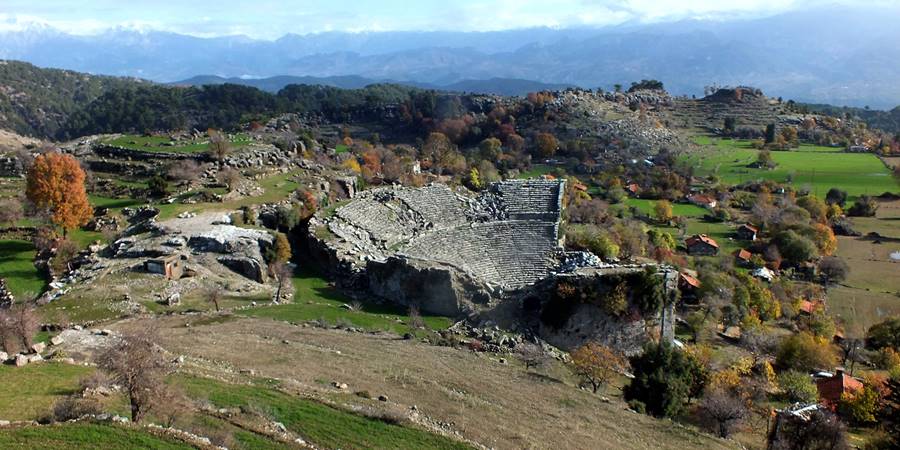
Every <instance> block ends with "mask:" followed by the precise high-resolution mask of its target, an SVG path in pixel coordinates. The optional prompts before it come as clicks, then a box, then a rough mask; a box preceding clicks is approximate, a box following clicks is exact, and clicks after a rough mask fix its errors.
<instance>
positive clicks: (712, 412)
mask: <svg viewBox="0 0 900 450" xmlns="http://www.w3.org/2000/svg"><path fill="white" fill-rule="evenodd" d="M700 410H701V411H702V412H703V416H704V418H705V419H706V420H707V422H708V425H709V428H710V430H711V431H713V432H715V433H716V434H717V435H719V437H721V438H727V437H728V436H730V435H731V433H734V431H735V430H736V429H737V428H738V427H739V426H740V425H741V423H742V422H743V421H744V420H746V419H747V417H749V415H750V409H749V408H748V407H747V405H746V404H745V403H744V402H743V400H741V398H740V397H738V396H737V395H734V394H730V393H728V392H725V391H724V390H721V389H712V390H708V391H707V392H706V394H704V396H703V399H702V400H700Z"/></svg>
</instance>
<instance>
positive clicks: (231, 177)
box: [216, 167, 243, 191]
mask: <svg viewBox="0 0 900 450" xmlns="http://www.w3.org/2000/svg"><path fill="white" fill-rule="evenodd" d="M216 178H217V179H218V180H219V183H222V184H224V185H225V186H226V187H227V188H228V190H229V191H233V190H234V188H235V187H237V185H238V183H240V182H241V179H243V177H242V176H241V173H240V172H238V171H237V170H235V169H232V168H231V167H226V168H224V169H222V170H220V171H219V174H218V175H217V176H216Z"/></svg>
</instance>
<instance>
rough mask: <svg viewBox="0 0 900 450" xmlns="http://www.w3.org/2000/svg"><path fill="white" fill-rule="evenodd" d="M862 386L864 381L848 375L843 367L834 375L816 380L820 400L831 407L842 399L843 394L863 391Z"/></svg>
mask: <svg viewBox="0 0 900 450" xmlns="http://www.w3.org/2000/svg"><path fill="white" fill-rule="evenodd" d="M862 388H863V383H862V381H859V380H858V379H856V378H854V377H851V376H850V375H847V374H846V373H844V371H843V370H842V369H838V371H837V372H836V373H835V374H834V376H832V377H829V378H820V379H818V380H816V389H818V391H819V400H820V401H821V402H822V404H824V405H825V406H827V407H829V408H831V409H834V408H835V407H836V406H837V404H838V402H839V401H840V400H841V395H844V394H852V393H855V392H858V391H861V390H862Z"/></svg>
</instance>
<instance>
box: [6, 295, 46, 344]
mask: <svg viewBox="0 0 900 450" xmlns="http://www.w3.org/2000/svg"><path fill="white" fill-rule="evenodd" d="M39 328H40V319H39V318H38V315H37V312H36V311H35V309H34V306H32V305H30V304H24V303H18V304H13V305H12V306H10V307H9V308H6V309H0V339H2V341H3V348H4V349H5V351H6V352H8V353H14V352H19V351H22V352H27V351H28V350H29V349H30V348H31V346H32V345H33V344H34V335H35V334H37V332H38V329H39Z"/></svg>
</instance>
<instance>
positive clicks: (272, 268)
mask: <svg viewBox="0 0 900 450" xmlns="http://www.w3.org/2000/svg"><path fill="white" fill-rule="evenodd" d="M269 273H270V274H272V276H273V277H275V280H277V281H278V290H277V291H276V292H275V301H281V293H282V290H283V288H284V283H285V281H290V279H291V276H293V275H294V269H293V268H292V267H291V266H289V265H288V264H286V263H284V262H282V261H273V262H272V263H270V264H269Z"/></svg>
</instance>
